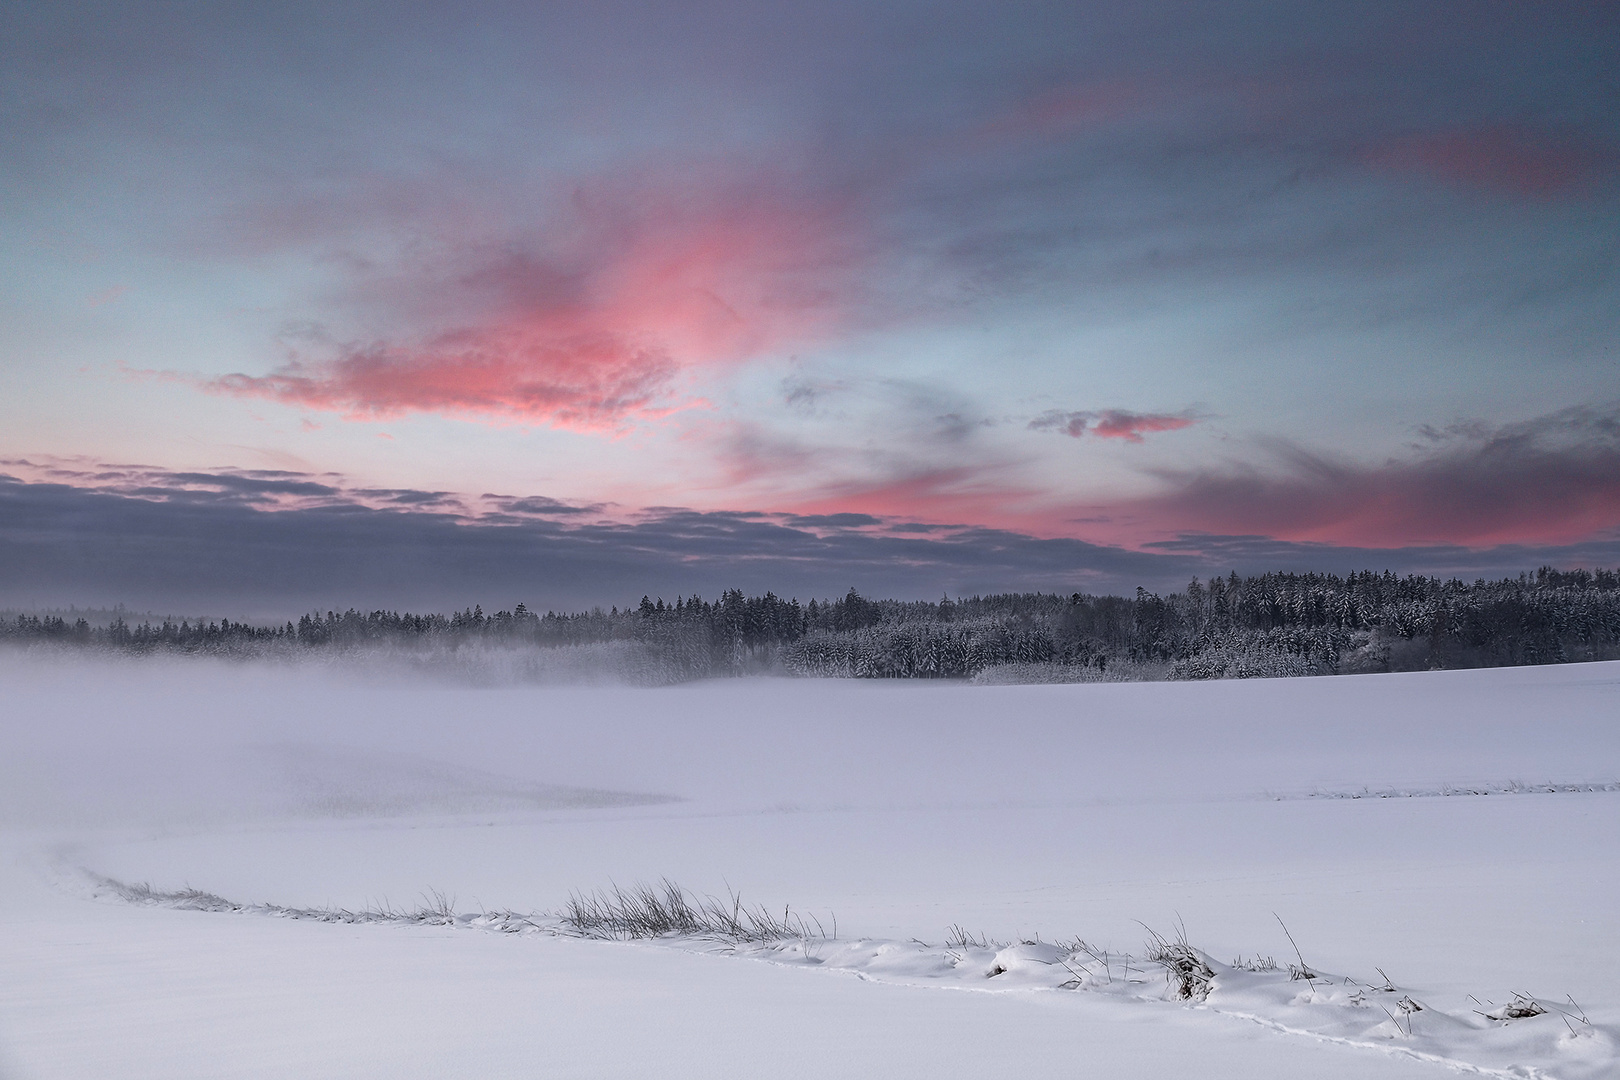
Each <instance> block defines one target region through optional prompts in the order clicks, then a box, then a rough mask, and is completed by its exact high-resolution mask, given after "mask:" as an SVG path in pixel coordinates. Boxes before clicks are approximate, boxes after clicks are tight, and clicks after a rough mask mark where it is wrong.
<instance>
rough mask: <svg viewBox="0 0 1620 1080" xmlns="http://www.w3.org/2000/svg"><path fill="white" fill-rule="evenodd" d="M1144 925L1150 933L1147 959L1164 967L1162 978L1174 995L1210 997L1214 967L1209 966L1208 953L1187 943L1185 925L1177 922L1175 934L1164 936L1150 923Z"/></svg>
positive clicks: (1179, 996) (1186, 998)
mask: <svg viewBox="0 0 1620 1080" xmlns="http://www.w3.org/2000/svg"><path fill="white" fill-rule="evenodd" d="M1143 929H1144V930H1146V931H1147V932H1148V935H1149V936H1148V942H1147V959H1148V960H1149V961H1151V962H1152V963H1155V964H1158V965H1159V966H1160V967H1162V968H1164V977H1165V981H1166V982H1168V983H1169V985H1170V988H1171V990H1173V991H1174V992H1175V996H1176V997H1178V998H1180V999H1181V1000H1182V1001H1203V1000H1204V999H1205V998H1207V997H1209V991H1210V988H1211V987H1212V986H1213V985H1214V982H1215V969H1214V968H1212V967H1210V966H1209V958H1208V957H1206V956H1205V955H1204V954H1203V953H1202V952H1200V951H1199V950H1198V949H1195V948H1193V947H1192V945H1190V944H1189V943H1188V941H1187V928H1186V927H1185V926H1178V927H1177V928H1176V936H1175V937H1174V938H1166V937H1164V935H1162V934H1160V933H1159V932H1158V931H1156V930H1154V929H1153V928H1152V927H1150V926H1144V927H1143Z"/></svg>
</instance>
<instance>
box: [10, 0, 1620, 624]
mask: <svg viewBox="0 0 1620 1080" xmlns="http://www.w3.org/2000/svg"><path fill="white" fill-rule="evenodd" d="M1617 50H1620V10H1617V9H1615V8H1614V7H1613V6H1612V5H1607V4H1601V3H1595V2H1593V3H1544V4H1536V5H1524V4H1511V3H1489V2H1468V3H1400V4H1395V3H1334V2H1322V3H1298V2H1295V3H1241V2H1239V3H1228V4H1221V5H1211V4H1202V3H1151V2H1147V3H1142V2H1136V3H1130V4H1124V3H1118V4H1115V3H1088V2H1075V0H1069V2H1065V3H1052V4H1042V3H998V4H994V5H992V4H983V3H979V4H963V3H948V2H947V3H941V2H934V3H928V4H920V3H916V4H910V3H875V2H869V3H858V4H857V3H830V2H826V0H807V2H801V3H796V4H792V5H786V4H768V3H747V4H742V3H736V4H731V3H718V2H685V3H671V4H661V3H635V4H631V3H614V2H606V3H604V2H595V3H589V4H583V3H554V4H545V3H524V4H517V3H512V4H504V3H484V2H471V3H458V4H455V5H448V4H433V5H428V4H410V3H395V4H388V5H370V4H363V3H339V4H332V3H323V4H303V3H297V2H277V3H274V4H271V3H240V2H238V3H230V2H215V3H207V4H187V3H152V4H145V5H134V6H132V5H94V4H81V3H74V2H71V0H66V2H62V3H56V4H50V5H41V4H25V3H17V2H8V3H5V4H3V5H0V603H5V604H11V605H23V606H28V605H51V604H67V603H76V604H95V605H110V604H113V603H128V604H133V605H147V606H154V605H155V606H159V607H161V606H163V605H192V606H193V607H198V606H202V607H208V608H210V610H218V611H220V612H221V613H226V612H227V609H229V610H230V611H236V612H247V613H262V614H265V615H282V614H295V613H296V612H297V611H298V610H301V609H303V608H306V607H309V606H319V607H327V606H338V607H341V606H346V605H349V604H354V605H357V606H361V607H400V606H406V605H417V606H434V605H437V606H464V605H465V604H467V603H471V602H474V601H477V602H480V603H484V604H486V606H495V605H499V606H509V605H510V604H512V603H515V602H517V601H518V600H523V601H524V602H526V603H528V604H529V605H530V606H531V607H539V608H545V607H548V606H582V605H589V604H596V603H601V604H604V605H606V604H608V603H624V602H626V601H629V602H634V601H635V600H637V599H639V597H640V596H641V595H642V594H643V593H650V594H653V595H660V594H662V595H666V596H673V595H675V594H676V593H690V592H693V591H701V592H704V593H705V594H709V595H712V594H713V593H714V592H716V591H718V590H719V589H721V588H726V587H731V586H733V585H735V586H737V587H744V588H749V589H751V590H754V591H759V590H762V589H764V588H771V589H774V590H775V591H777V592H779V593H782V594H784V595H801V596H809V595H828V594H833V593H840V592H842V591H843V590H844V589H846V588H848V587H851V586H856V587H859V588H860V589H861V590H862V591H863V592H867V593H868V594H872V595H890V596H905V597H923V598H932V597H937V596H938V595H940V594H941V593H942V592H949V593H952V594H957V593H962V592H975V591H978V592H985V591H1004V590H1011V589H1020V590H1022V589H1041V590H1056V591H1062V592H1067V591H1071V590H1077V589H1078V590H1085V591H1119V590H1126V591H1128V590H1130V589H1133V588H1134V587H1135V586H1136V585H1138V584H1141V585H1146V586H1148V587H1150V588H1154V589H1164V588H1176V587H1179V586H1180V585H1182V584H1185V582H1186V581H1187V579H1188V578H1189V577H1191V576H1193V575H1200V576H1207V575H1209V574H1212V573H1225V572H1228V571H1231V570H1238V571H1240V572H1253V571H1258V570H1265V569H1277V570H1327V571H1334V572H1345V571H1349V570H1354V569H1362V568H1372V569H1379V570H1382V569H1385V568H1389V569H1394V570H1396V571H1398V572H1424V573H1444V574H1448V575H1449V574H1457V575H1460V576H1465V577H1472V576H1476V575H1486V576H1490V575H1494V574H1499V573H1517V572H1519V571H1521V570H1530V569H1534V568H1535V567H1536V566H1538V565H1541V564H1543V563H1551V564H1554V565H1569V566H1573V565H1586V566H1593V565H1614V564H1620V353H1617V348H1616V346H1617V343H1620V65H1616V64H1614V62H1613V58H1614V56H1615V55H1616V52H1617Z"/></svg>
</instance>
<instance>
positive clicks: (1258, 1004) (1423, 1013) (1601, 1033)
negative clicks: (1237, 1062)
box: [78, 867, 1620, 1080]
mask: <svg viewBox="0 0 1620 1080" xmlns="http://www.w3.org/2000/svg"><path fill="white" fill-rule="evenodd" d="M78 873H79V875H81V880H82V881H84V882H85V883H87V885H88V891H89V893H90V895H91V896H93V897H96V898H108V899H115V900H118V901H121V902H124V903H129V904H135V905H139V906H144V907H162V908H169V909H173V910H179V911H204V912H223V913H231V914H247V915H260V916H269V917H273V918H285V919H307V920H312V921H315V922H322V923H350V924H370V925H397V926H442V927H449V928H454V929H464V930H482V931H486V932H494V933H503V934H545V935H548V936H552V937H570V938H589V939H594V940H625V939H626V938H641V939H643V940H646V941H648V942H649V943H652V944H655V945H658V946H662V947H666V948H675V949H683V950H687V951H694V952H707V953H722V954H726V955H731V956H737V957H744V958H748V959H753V960H758V961H764V962H767V963H773V964H778V965H783V966H791V967H814V968H821V969H824V970H828V971H841V972H847V973H849V974H850V975H853V976H854V977H856V978H860V979H868V980H878V981H883V982H890V983H898V984H902V985H908V986H917V987H929V986H931V987H940V988H945V987H949V988H953V989H961V990H976V991H989V992H998V991H999V992H1006V991H1024V992H1040V991H1082V990H1083V991H1088V992H1092V993H1101V994H1108V995H1111V996H1114V997H1116V998H1119V999H1125V1000H1130V1001H1135V1002H1141V1003H1158V1004H1159V1007H1164V1005H1165V1004H1166V1003H1169V1002H1177V1001H1179V1002H1181V1003H1182V1004H1183V1006H1184V1007H1193V1008H1204V1009H1210V1010H1212V1011H1215V1012H1218V1013H1221V1014H1223V1015H1227V1016H1231V1017H1233V1018H1234V1019H1239V1020H1244V1021H1247V1022H1251V1023H1258V1024H1261V1025H1264V1026H1266V1027H1268V1028H1271V1029H1273V1030H1275V1031H1278V1032H1281V1033H1284V1034H1288V1035H1295V1036H1305V1037H1309V1038H1312V1039H1317V1040H1321V1041H1325V1042H1332V1043H1338V1044H1342V1045H1347V1046H1356V1047H1360V1048H1365V1049H1374V1050H1380V1051H1383V1052H1386V1053H1394V1054H1399V1055H1401V1056H1404V1057H1410V1058H1414V1059H1418V1060H1424V1061H1433V1062H1435V1063H1437V1064H1444V1065H1446V1066H1448V1067H1450V1068H1453V1069H1456V1070H1458V1071H1461V1072H1467V1073H1471V1074H1475V1075H1481V1076H1495V1077H1503V1078H1513V1080H1598V1078H1600V1077H1609V1076H1614V1075H1616V1074H1617V1072H1620V1049H1617V1047H1620V1041H1617V1038H1616V1036H1617V1033H1616V1032H1613V1031H1610V1030H1608V1029H1607V1028H1605V1027H1602V1026H1599V1025H1595V1024H1593V1023H1591V1021H1590V1020H1588V1019H1587V1017H1586V1015H1585V1013H1584V1011H1583V1010H1582V1009H1581V1008H1580V1006H1578V1005H1577V1004H1576V1003H1575V1002H1574V1001H1573V1000H1570V1001H1569V1002H1568V1003H1567V1004H1565V1003H1560V1002H1556V1001H1551V1000H1547V999H1540V998H1535V997H1532V996H1531V995H1528V994H1524V993H1515V994H1514V997H1513V1000H1512V1001H1511V1002H1508V1003H1506V1004H1504V1005H1500V1006H1496V1007H1495V1008H1492V1009H1487V1008H1486V1006H1490V1005H1494V1004H1495V1003H1493V1002H1489V1001H1483V1002H1482V1001H1479V1000H1478V999H1474V998H1472V996H1470V1000H1471V1001H1473V1002H1474V1003H1475V1004H1477V1005H1479V1006H1480V1007H1479V1008H1467V1007H1465V1006H1462V1005H1451V1006H1450V1007H1449V1008H1441V1007H1440V1006H1439V1005H1437V1004H1434V1003H1431V1002H1429V1001H1427V1000H1424V1001H1420V1000H1418V999H1417V998H1416V997H1415V996H1414V993H1415V991H1414V990H1411V989H1408V988H1405V987H1401V986H1397V985H1396V984H1394V983H1393V982H1391V981H1390V980H1389V979H1388V978H1387V977H1385V978H1383V979H1382V980H1381V981H1380V982H1378V983H1369V982H1362V981H1359V980H1356V979H1354V978H1351V977H1349V976H1339V975H1329V974H1325V973H1322V972H1318V971H1314V970H1312V969H1311V968H1310V967H1308V966H1307V965H1306V964H1305V963H1304V960H1303V958H1301V962H1300V964H1299V965H1297V966H1296V965H1292V964H1290V965H1287V966H1281V965H1278V964H1277V963H1276V961H1274V960H1272V959H1270V958H1256V959H1252V960H1247V961H1245V960H1243V959H1241V958H1240V959H1238V960H1235V961H1233V962H1232V963H1231V964H1223V963H1221V962H1219V961H1217V960H1215V959H1214V958H1213V957H1211V956H1209V955H1208V954H1207V953H1204V952H1203V951H1201V950H1198V949H1195V948H1193V947H1192V946H1190V945H1188V944H1187V942H1186V939H1185V936H1184V935H1178V936H1177V937H1176V938H1175V939H1174V940H1166V939H1165V938H1163V937H1160V936H1159V935H1157V934H1153V935H1152V939H1151V940H1150V941H1149V944H1148V948H1147V949H1146V950H1145V953H1144V955H1133V954H1131V953H1128V952H1115V951H1112V950H1106V949H1100V948H1098V947H1095V946H1093V945H1091V944H1088V943H1087V942H1085V941H1083V940H1081V939H1078V938H1076V939H1074V940H1072V941H1068V942H1061V941H1058V942H1044V941H1040V940H1035V941H1021V942H1017V943H1007V942H997V941H992V940H990V939H987V938H985V937H983V936H980V937H978V938H974V937H973V936H971V935H969V934H967V933H966V932H964V931H962V930H961V929H960V928H952V932H951V936H950V937H949V938H948V939H947V941H946V942H945V943H944V944H940V945H935V944H930V943H928V942H924V941H920V940H916V939H913V940H910V941H897V940H887V939H877V938H857V939H853V940H843V939H839V938H837V937H836V934H833V935H828V934H826V933H825V932H821V933H805V932H802V931H803V928H804V924H803V922H795V923H794V924H793V925H795V926H797V927H798V929H799V931H800V932H797V933H795V932H790V931H789V930H787V929H783V930H782V931H781V932H780V933H776V934H774V935H770V934H767V935H761V934H728V933H726V932H724V931H723V930H711V931H704V932H697V933H666V934H658V935H656V936H652V937H650V938H646V937H644V936H643V935H637V934H629V933H623V932H615V931H611V930H610V931H604V932H589V931H587V932H582V931H581V930H580V929H579V928H578V927H577V926H576V925H575V924H574V923H573V922H572V921H571V920H570V919H569V917H568V914H567V912H566V911H565V912H562V913H556V914H553V913H529V914H521V913H518V912H514V911H510V910H499V911H487V910H486V911H480V912H477V913H467V912H458V911H456V910H455V905H454V902H453V901H452V900H451V899H450V898H449V897H447V896H446V895H445V894H443V893H440V892H437V891H430V892H429V893H427V894H425V896H424V898H423V901H422V903H421V904H419V905H418V906H417V907H415V908H408V909H403V908H394V907H391V906H385V907H382V908H370V909H362V910H357V911H351V910H348V909H344V908H305V907H295V906H287V905H281V904H272V903H259V904H242V903H237V902H235V901H231V900H227V899H226V898H224V897H222V896H219V895H217V894H214V893H210V892H206V891H203V890H200V889H192V888H186V889H181V890H175V891H164V890H159V889H154V888H152V887H151V886H150V885H147V884H144V883H137V884H126V883H124V882H121V881H118V880H116V879H114V878H110V877H106V876H104V875H101V874H97V873H95V872H93V871H91V870H88V869H85V868H82V867H80V868H78ZM665 885H666V887H668V888H670V889H674V888H677V887H675V886H672V885H669V883H665ZM781 925H783V926H784V927H785V926H786V925H787V923H786V920H785V919H784V920H783V921H782V924H781ZM1149 932H1150V934H1151V933H1152V932H1151V931H1149ZM1189 973H1191V974H1192V977H1191V978H1189V977H1188V975H1189ZM1382 974H1383V973H1382V972H1380V975H1382Z"/></svg>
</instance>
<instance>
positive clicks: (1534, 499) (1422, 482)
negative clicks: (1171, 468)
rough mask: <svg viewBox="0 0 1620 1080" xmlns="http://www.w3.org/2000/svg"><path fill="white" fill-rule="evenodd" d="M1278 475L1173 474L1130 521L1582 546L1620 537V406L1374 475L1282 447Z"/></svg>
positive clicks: (1436, 445) (1242, 470)
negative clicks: (1594, 540)
mask: <svg viewBox="0 0 1620 1080" xmlns="http://www.w3.org/2000/svg"><path fill="white" fill-rule="evenodd" d="M1278 449H1279V455H1280V458H1281V464H1280V467H1278V468H1272V469H1261V468H1256V467H1254V466H1242V467H1237V468H1229V469H1225V470H1215V469H1211V470H1207V471H1197V472H1162V473H1160V476H1161V478H1162V479H1164V480H1167V481H1169V482H1170V484H1171V485H1172V487H1171V490H1170V491H1169V492H1168V493H1166V494H1163V495H1161V496H1158V497H1155V498H1152V499H1147V500H1142V501H1140V502H1136V503H1132V504H1131V505H1130V512H1131V513H1132V514H1134V515H1136V516H1138V517H1139V518H1140V519H1141V520H1145V521H1151V522H1154V523H1156V524H1158V525H1159V526H1160V527H1162V528H1165V529H1167V530H1171V531H1183V530H1203V531H1208V532H1211V533H1224V534H1237V533H1242V534H1263V535H1265V536H1270V537H1275V538H1279V539H1284V540H1292V541H1322V542H1332V543H1338V544H1360V545H1367V546H1372V547H1400V546H1403V545H1407V544H1464V545H1470V546H1488V545H1497V544H1555V543H1574V542H1578V541H1583V540H1587V539H1590V538H1593V537H1596V536H1601V535H1604V534H1605V533H1612V532H1614V530H1616V529H1620V408H1617V407H1615V406H1609V407H1606V408H1598V407H1580V408H1572V409H1566V410H1563V411H1560V412H1557V413H1552V414H1550V415H1547V416H1542V417H1538V418H1536V419H1533V420H1528V421H1523V422H1520V423H1514V424H1505V425H1496V426H1492V425H1487V424H1482V423H1473V424H1462V425H1456V426H1453V427H1449V428H1445V429H1425V431H1424V442H1423V444H1421V445H1420V446H1418V447H1416V448H1414V450H1413V451H1412V452H1411V453H1410V454H1408V455H1407V456H1405V457H1401V458H1396V459H1392V460H1389V461H1386V462H1384V463H1382V464H1375V465H1369V464H1364V463H1357V462H1353V461H1348V460H1343V459H1338V458H1334V457H1330V456H1327V455H1323V454H1318V453H1312V452H1310V451H1308V450H1305V449H1303V448H1300V447H1298V446H1292V445H1283V446H1280V447H1279V448H1278Z"/></svg>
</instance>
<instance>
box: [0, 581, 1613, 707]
mask: <svg viewBox="0 0 1620 1080" xmlns="http://www.w3.org/2000/svg"><path fill="white" fill-rule="evenodd" d="M0 643H6V644H11V645H44V646H59V647H81V648H87V649H98V650H110V651H116V652H120V653H135V654H154V653H178V654H207V655H221V656H235V657H255V656H271V655H311V654H322V653H325V654H332V655H343V654H354V653H362V652H367V651H378V650H382V651H392V652H396V653H400V654H403V655H407V656H408V655H412V654H425V653H428V652H432V653H435V654H440V655H442V654H444V653H445V652H446V651H448V652H449V653H451V654H454V653H457V652H460V651H464V650H490V649H497V650H504V651H507V652H514V653H515V652H530V653H532V652H536V651H542V650H555V649H570V648H571V649H575V650H581V649H583V650H587V651H591V650H594V651H595V652H596V653H599V654H601V655H603V656H610V657H612V658H614V659H613V663H614V664H615V665H617V666H619V667H621V668H624V669H625V671H626V673H627V674H628V675H630V676H631V677H633V678H634V679H635V680H636V681H643V682H653V683H667V682H681V681H687V680H691V679H699V678H708V677H716V676H727V675H748V674H788V675H803V676H822V677H839V678H898V679H916V678H934V679H941V678H943V679H978V680H979V681H989V682H995V681H1010V682H1030V681H1036V682H1039V681H1099V680H1107V681H1114V680H1132V679H1218V678H1254V677H1276V676H1291V675H1331V674H1352V673H1369V672H1381V671H1418V670H1430V669H1439V668H1465V667H1496V666H1506V665H1518V664H1552V663H1565V662H1571V661H1582V660H1606V659H1615V658H1620V572H1617V571H1613V570H1597V571H1595V572H1594V571H1587V570H1569V571H1560V570H1554V569H1551V568H1547V567H1544V568H1542V569H1540V570H1538V571H1536V572H1535V573H1533V574H1522V575H1520V576H1519V577H1517V578H1507V579H1503V580H1499V581H1484V580H1479V581H1474V582H1472V583H1468V582H1463V581H1458V580H1443V579H1440V578H1434V577H1420V576H1407V577H1397V576H1396V575H1394V574H1392V573H1389V572H1384V573H1375V572H1372V571H1366V572H1361V573H1353V574H1350V575H1348V576H1343V577H1341V576H1337V575H1333V574H1293V573H1269V574H1260V575H1255V576H1249V577H1240V576H1238V575H1237V574H1231V575H1229V576H1227V577H1225V578H1219V577H1217V578H1212V579H1210V580H1209V581H1207V582H1205V581H1199V580H1197V579H1194V580H1193V581H1191V582H1190V583H1189V584H1188V585H1187V587H1186V588H1185V589H1184V590H1182V591H1180V592H1175V593H1170V594H1167V595H1162V596H1161V595H1158V594H1155V593H1150V592H1148V591H1146V590H1144V589H1138V590H1137V591H1136V595H1135V596H1133V597H1121V596H1097V595H1090V594H1086V593H1072V594H1069V595H1066V596H1065V595H1061V594H1056V593H1015V594H1003V595H992V596H972V597H960V598H957V599H951V598H950V597H942V598H941V599H940V600H939V601H938V602H925V601H901V600H874V599H869V598H867V597H864V596H862V595H860V594H859V593H858V592H856V591H855V590H854V589H851V590H850V591H849V592H848V593H847V594H846V595H844V596H842V597H839V598H837V599H827V600H811V601H809V602H808V603H807V604H801V603H800V602H799V601H798V600H797V599H788V600H784V599H782V598H781V597H778V596H776V595H775V594H774V593H770V592H767V593H765V594H764V595H763V596H746V595H744V594H743V593H742V592H741V591H739V590H730V591H727V592H725V593H723V594H722V595H721V596H720V597H719V598H718V599H715V600H705V599H703V598H702V597H699V596H691V597H677V598H676V599H675V600H674V602H673V603H667V602H665V601H664V600H663V599H662V598H661V597H660V598H656V599H655V598H652V597H642V599H641V602H640V604H639V605H636V606H631V607H625V608H619V607H613V608H611V609H609V610H607V611H603V610H602V609H600V608H597V609H594V610H592V611H588V612H573V613H568V612H555V611H547V612H545V613H543V614H542V613H539V612H536V611H531V610H530V609H529V608H527V607H526V606H525V605H524V604H521V603H520V604H517V605H515V606H514V607H512V608H511V609H509V610H502V611H497V612H494V613H493V614H486V613H485V612H484V611H483V609H482V607H472V608H469V609H467V610H463V611H458V612H453V613H451V614H449V615H444V614H408V613H406V614H401V613H398V612H392V611H372V612H361V611H356V610H352V609H351V610H347V611H342V612H337V611H327V612H326V613H324V614H321V613H319V612H312V613H309V614H306V615H304V616H302V617H301V618H299V620H298V621H297V622H291V621H288V622H286V623H284V624H281V625H268V626H267V625H254V624H250V623H248V622H232V621H231V620H229V619H219V620H217V621H216V620H211V619H199V620H196V621H192V620H190V619H182V620H180V621H178V622H176V621H174V620H172V619H166V620H162V621H159V622H153V621H152V620H151V619H145V620H142V621H139V622H135V623H131V622H130V621H129V620H127V619H126V618H124V617H123V615H122V614H115V615H113V616H112V617H110V618H106V619H102V620H97V621H96V622H95V623H92V622H91V621H90V620H89V619H88V618H85V617H78V618H75V619H74V620H73V621H71V622H70V621H69V620H68V619H67V618H65V617H63V616H60V615H31V614H18V615H15V616H9V617H7V618H5V619H4V620H3V621H0ZM582 655H583V654H582Z"/></svg>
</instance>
